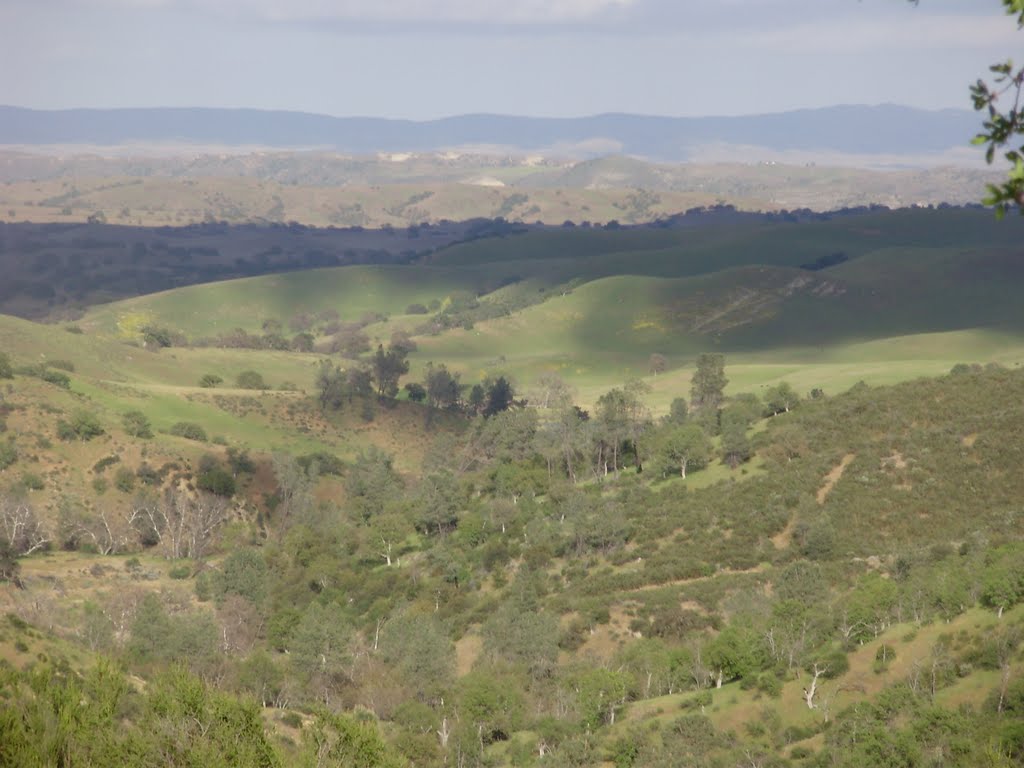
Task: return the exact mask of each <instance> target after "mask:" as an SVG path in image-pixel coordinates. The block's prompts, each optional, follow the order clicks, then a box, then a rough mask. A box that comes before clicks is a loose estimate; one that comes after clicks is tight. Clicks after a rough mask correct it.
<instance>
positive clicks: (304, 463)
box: [295, 451, 345, 476]
mask: <svg viewBox="0 0 1024 768" xmlns="http://www.w3.org/2000/svg"><path fill="white" fill-rule="evenodd" d="M295 461H296V463H297V464H298V465H299V466H300V467H302V468H303V469H304V470H305V471H306V472H307V473H308V472H309V470H310V467H312V466H313V465H314V464H316V466H317V470H318V472H319V473H320V474H321V475H338V476H340V475H341V474H342V473H343V472H344V471H345V465H344V463H342V461H341V459H339V458H338V457H337V456H335V455H333V454H330V453H327V452H326V451H316V452H314V453H307V454H305V455H304V456H299V457H298V458H297V459H296V460H295Z"/></svg>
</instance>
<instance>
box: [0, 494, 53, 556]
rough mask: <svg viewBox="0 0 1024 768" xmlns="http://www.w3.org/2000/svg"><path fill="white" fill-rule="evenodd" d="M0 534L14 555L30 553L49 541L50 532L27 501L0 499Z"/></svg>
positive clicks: (44, 545)
mask: <svg viewBox="0 0 1024 768" xmlns="http://www.w3.org/2000/svg"><path fill="white" fill-rule="evenodd" d="M0 536H3V539H4V542H5V543H6V544H7V546H8V547H10V550H11V552H13V553H14V554H15V555H31V554H32V553H33V552H37V551H38V550H40V549H43V548H44V547H46V546H47V545H48V544H49V543H50V534H49V532H48V531H47V530H46V527H45V526H44V525H43V523H42V521H40V520H39V518H38V517H36V513H35V510H33V509H32V505H31V504H29V503H28V502H27V501H21V500H15V499H9V498H5V499H0Z"/></svg>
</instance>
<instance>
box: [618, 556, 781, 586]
mask: <svg viewBox="0 0 1024 768" xmlns="http://www.w3.org/2000/svg"><path fill="white" fill-rule="evenodd" d="M764 571H765V564H764V563H758V564H757V565H755V566H754V567H753V568H722V569H721V570H719V571H715V572H714V573H712V574H711V575H710V576H693V577H691V578H689V579H674V580H672V581H663V582H660V583H658V584H644V585H643V586H642V587H637V588H635V589H623V590H619V591H620V592H651V591H653V590H655V589H665V588H666V587H685V586H687V585H689V584H700V583H701V582H703V581H711V579H717V578H719V577H720V576H744V575H750V574H752V573H764Z"/></svg>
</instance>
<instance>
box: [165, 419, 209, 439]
mask: <svg viewBox="0 0 1024 768" xmlns="http://www.w3.org/2000/svg"><path fill="white" fill-rule="evenodd" d="M168 431H169V432H170V434H172V435H174V436H175V437H184V438H185V439H186V440H195V441H196V442H199V443H205V442H206V430H205V429H203V428H202V427H201V426H200V425H199V424H196V423H195V422H193V421H179V422H178V423H177V424H174V425H173V426H172V427H171V428H170V430H168Z"/></svg>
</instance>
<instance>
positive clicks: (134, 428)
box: [121, 411, 153, 438]
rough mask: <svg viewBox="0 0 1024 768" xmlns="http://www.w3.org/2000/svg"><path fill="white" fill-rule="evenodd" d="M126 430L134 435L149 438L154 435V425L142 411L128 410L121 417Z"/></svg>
mask: <svg viewBox="0 0 1024 768" xmlns="http://www.w3.org/2000/svg"><path fill="white" fill-rule="evenodd" d="M121 424H122V425H123V426H124V431H125V432H127V433H128V434H129V435H131V436H132V437H142V438H149V437H152V436H153V427H152V425H151V424H150V423H149V419H147V418H146V414H144V413H143V412H142V411H128V412H127V413H126V414H125V415H124V416H122V417H121Z"/></svg>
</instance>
